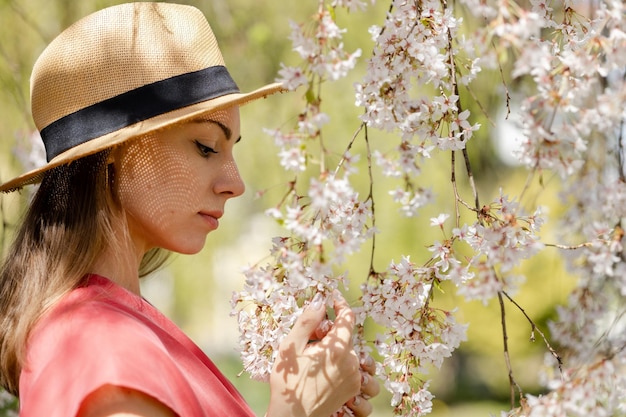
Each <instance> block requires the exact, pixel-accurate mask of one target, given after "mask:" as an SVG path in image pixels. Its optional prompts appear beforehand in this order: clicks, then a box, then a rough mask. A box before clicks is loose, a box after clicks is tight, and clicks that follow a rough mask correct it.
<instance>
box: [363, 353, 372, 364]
mask: <svg viewBox="0 0 626 417" xmlns="http://www.w3.org/2000/svg"><path fill="white" fill-rule="evenodd" d="M361 365H363V366H372V365H374V359H373V358H372V357H371V356H370V355H367V356H365V357H363V358H361Z"/></svg>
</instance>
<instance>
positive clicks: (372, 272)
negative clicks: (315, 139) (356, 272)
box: [362, 123, 377, 277]
mask: <svg viewBox="0 0 626 417" xmlns="http://www.w3.org/2000/svg"><path fill="white" fill-rule="evenodd" d="M362 126H363V128H364V129H365V145H366V147H367V172H368V174H369V179H370V189H369V195H368V196H367V199H368V200H370V201H371V202H372V229H375V228H376V207H375V203H374V174H373V173H372V151H371V148H370V138H369V131H368V130H367V125H366V124H365V123H363V125H362ZM375 249H376V233H373V234H372V250H371V253H370V270H369V275H368V276H369V277H373V276H376V275H377V274H376V270H375V269H374V252H375Z"/></svg>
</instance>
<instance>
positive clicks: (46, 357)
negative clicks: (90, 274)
mask: <svg viewBox="0 0 626 417" xmlns="http://www.w3.org/2000/svg"><path fill="white" fill-rule="evenodd" d="M133 307H135V306H132V305H128V303H126V302H119V299H118V298H116V297H115V294H110V293H107V292H106V291H104V292H103V291H102V290H101V289H97V288H96V289H93V288H89V287H85V288H79V289H76V290H74V291H72V292H71V293H70V294H68V295H67V296H66V297H64V298H63V299H62V300H61V301H60V302H59V303H57V305H56V306H55V307H54V308H52V309H51V310H50V311H49V312H47V313H46V314H45V315H44V316H43V317H42V318H41V320H40V321H39V322H38V323H37V324H36V326H35V327H34V328H33V331H32V333H31V335H30V337H29V340H28V345H27V351H26V361H25V363H24V367H23V370H22V375H21V377H20V399H21V400H22V401H21V402H22V406H23V408H24V409H25V411H28V412H25V414H24V415H25V416H35V415H43V414H40V413H41V412H42V411H45V410H46V407H54V409H55V410H59V413H60V414H55V416H56V415H58V416H67V415H76V413H77V411H78V407H79V405H80V404H81V403H82V402H83V401H84V400H85V399H88V398H90V397H89V396H90V395H92V394H93V393H97V392H98V391H99V390H100V389H101V388H102V387H107V386H109V387H111V386H112V387H127V388H128V389H131V390H133V392H137V393H144V394H142V395H145V397H142V396H136V395H134V396H130V397H128V398H126V399H127V400H129V401H131V404H129V405H132V402H137V401H139V400H142V399H145V398H148V399H149V398H158V400H159V401H158V402H157V405H158V404H168V406H170V405H172V406H173V405H174V403H175V401H174V400H173V397H172V395H173V393H172V390H171V389H170V388H169V387H168V384H169V383H170V382H171V383H173V384H179V385H181V386H184V383H185V378H184V375H182V374H181V372H180V369H179V367H178V366H177V364H176V363H175V361H174V359H173V358H172V356H171V355H170V352H169V351H168V349H167V346H166V342H164V338H167V333H166V332H165V331H163V330H162V329H160V327H159V326H158V325H157V324H155V323H154V322H152V321H151V319H150V317H149V316H146V315H145V314H143V313H142V311H141V309H135V308H133ZM156 375H159V376H161V377H163V378H164V379H163V380H162V379H160V378H155V376H156ZM164 381H167V382H168V383H164ZM118 394H119V393H118ZM116 398H122V397H120V396H119V395H118V397H116ZM169 408H173V407H171V406H170V407H169ZM166 409H167V408H166ZM35 410H36V411H35ZM112 415H115V414H112ZM128 415H131V416H132V415H134V414H128ZM136 415H142V414H136ZM144 415H152V414H144ZM155 415H159V414H155ZM164 415H167V414H164ZM94 416H95V415H94Z"/></svg>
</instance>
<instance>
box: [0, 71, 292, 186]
mask: <svg viewBox="0 0 626 417" xmlns="http://www.w3.org/2000/svg"><path fill="white" fill-rule="evenodd" d="M282 91H286V89H285V87H284V86H283V85H282V84H281V83H273V84H268V85H266V86H264V87H261V88H259V89H257V90H254V91H252V92H249V93H235V94H227V95H224V96H221V97H217V98H214V99H211V100H207V101H203V102H200V103H196V104H192V105H190V106H187V107H182V108H180V109H176V110H173V111H170V112H167V113H163V114H160V115H158V116H155V117H152V118H150V119H146V120H143V121H141V122H138V123H135V124H132V125H130V126H126V127H124V128H122V129H119V130H116V131H115V132H111V133H108V134H106V135H103V136H100V137H97V138H95V139H91V140H89V141H88V142H84V143H81V144H80V145H76V146H74V147H72V148H70V149H68V150H67V151H65V152H63V153H61V154H60V155H58V156H56V157H55V158H54V159H52V160H51V161H50V162H48V163H47V164H46V165H44V166H42V167H40V168H37V169H34V170H32V171H29V172H27V173H25V174H22V175H20V176H18V177H16V178H14V179H12V180H10V181H7V182H5V183H4V184H2V185H0V192H2V193H8V192H12V191H16V190H18V189H20V188H22V187H24V186H26V185H30V184H36V183H38V182H40V181H41V178H42V176H43V174H44V173H45V172H46V171H48V170H50V169H52V168H55V167H58V166H61V165H64V164H68V163H70V162H72V161H75V160H77V159H79V158H82V157H84V156H88V155H92V154H94V153H97V152H100V151H103V150H105V149H108V148H112V147H114V146H117V145H120V144H122V143H124V142H126V141H128V140H130V139H133V138H137V137H140V136H143V135H146V134H148V133H152V132H155V131H158V130H161V129H165V128H167V127H171V126H173V125H176V124H178V123H182V122H185V121H188V120H191V119H194V118H196V117H199V116H202V115H205V114H208V113H212V112H215V111H218V110H222V109H225V108H228V107H232V106H241V105H244V104H246V103H248V102H250V101H254V100H257V99H260V98H264V97H267V96H269V95H271V94H274V93H277V92H282Z"/></svg>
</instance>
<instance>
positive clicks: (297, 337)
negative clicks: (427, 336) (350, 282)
mask: <svg viewBox="0 0 626 417" xmlns="http://www.w3.org/2000/svg"><path fill="white" fill-rule="evenodd" d="M334 309H335V315H336V318H335V321H334V323H332V325H331V326H330V328H329V329H328V332H326V334H325V335H324V336H323V337H322V338H321V339H319V340H317V341H315V342H311V343H310V342H309V341H310V340H311V339H314V338H315V337H316V334H319V330H318V327H319V325H320V323H322V321H323V320H324V319H325V317H326V309H325V308H324V303H323V300H322V299H321V297H320V296H316V297H315V298H314V299H313V302H312V303H311V304H310V305H309V306H308V307H307V308H306V309H305V310H304V311H303V312H302V315H301V316H300V317H299V318H298V320H297V321H296V324H295V325H294V327H293V329H292V330H291V332H290V333H289V334H288V335H287V337H285V339H284V340H283V341H282V342H281V344H280V348H279V351H278V357H277V358H276V361H275V363H274V369H273V370H272V374H271V375H270V391H271V396H270V404H269V409H268V412H267V414H266V416H267V417H287V416H289V417H293V416H298V417H304V416H306V417H329V416H330V415H331V414H332V413H334V412H335V411H337V410H338V409H339V408H340V407H341V406H342V405H344V404H346V405H348V407H350V408H352V409H353V410H354V411H355V412H357V413H356V415H359V416H365V415H367V414H369V412H370V411H371V406H369V403H367V400H366V399H365V398H364V397H362V396H359V394H360V392H361V381H362V378H363V377H362V372H361V368H362V367H361V364H360V363H359V358H358V357H357V355H356V353H355V352H354V349H353V347H352V331H353V329H354V320H355V317H354V313H353V312H352V310H351V309H350V307H349V306H348V303H347V302H346V300H345V299H344V298H343V297H342V296H341V294H339V292H336V293H335V302H334ZM365 372H366V373H369V371H367V370H366V371H365ZM370 376H371V375H370ZM370 379H371V380H373V378H370ZM367 385H368V384H364V386H367ZM376 386H377V384H376ZM368 395H369V394H368ZM374 395H375V394H374ZM355 400H356V404H355ZM364 404H367V406H365V409H364V411H365V412H366V414H361V411H360V410H361V407H364ZM368 406H369V407H368ZM368 408H369V411H368Z"/></svg>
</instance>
